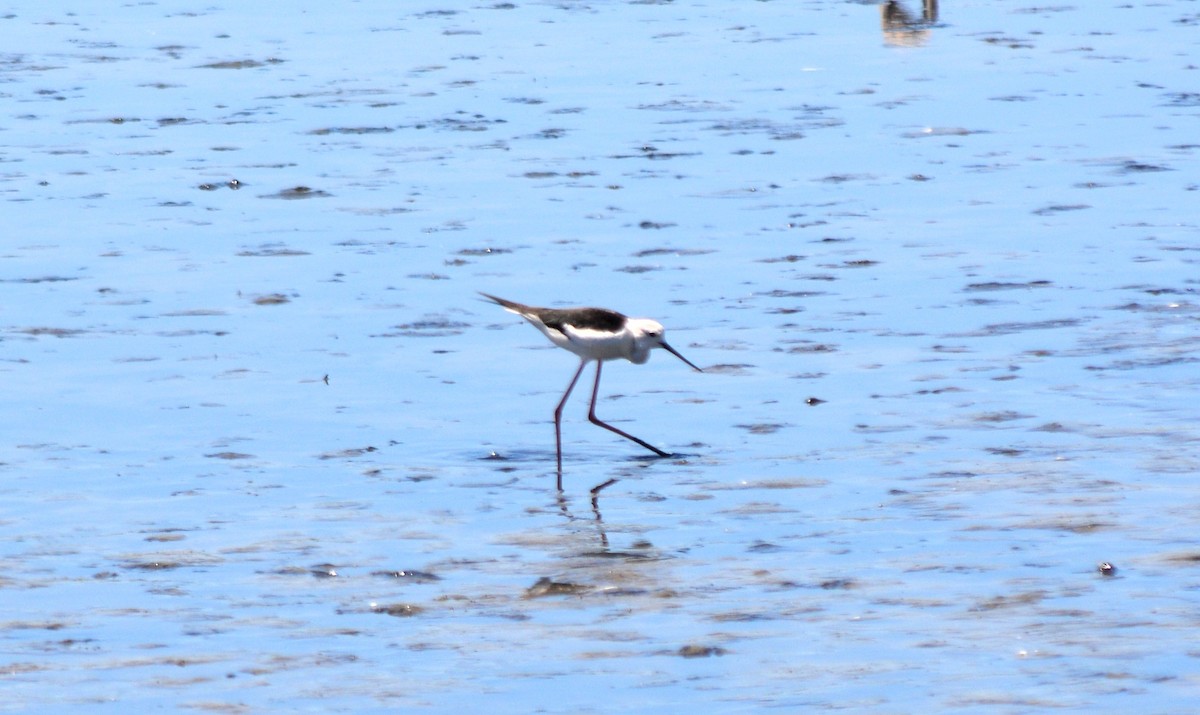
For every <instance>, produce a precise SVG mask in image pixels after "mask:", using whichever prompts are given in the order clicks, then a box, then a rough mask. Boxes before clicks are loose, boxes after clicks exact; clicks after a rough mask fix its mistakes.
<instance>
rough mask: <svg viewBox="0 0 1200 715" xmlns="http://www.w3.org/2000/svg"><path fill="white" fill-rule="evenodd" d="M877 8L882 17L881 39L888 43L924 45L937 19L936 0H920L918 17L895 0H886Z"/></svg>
mask: <svg viewBox="0 0 1200 715" xmlns="http://www.w3.org/2000/svg"><path fill="white" fill-rule="evenodd" d="M879 8H880V13H881V14H882V17H883V41H884V42H886V43H887V44H889V45H894V46H901V47H919V46H921V45H924V44H925V43H926V41H928V39H929V31H930V29H932V28H933V26H934V25H936V24H937V21H938V0H922V2H921V16H920V17H919V18H918V17H917V16H916V15H915V14H914V13H912V12H911V11H910V10H909V9H908V8H907V7H905V6H904V5H903V4H901V3H899V2H897V0H888V1H887V2H885V3H883V4H882V5H880V6H879Z"/></svg>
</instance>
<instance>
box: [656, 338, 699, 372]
mask: <svg viewBox="0 0 1200 715" xmlns="http://www.w3.org/2000/svg"><path fill="white" fill-rule="evenodd" d="M658 347H660V348H662V349H663V350H666V351H667V352H669V353H671V354H672V355H674V356H675V357H677V358H679V359H680V360H682V361H684V362H686V363H687V364H688V365H689V366H690V367H691V368H692V369H693V370H695V371H696V372H704V371H703V370H701V369H700V368H698V367H696V366H695V365H693V364H692V361H691V360H688V359H687V358H685V357H684V356H682V355H680V354H679V351H678V350H676V349H675V348H673V347H671V346H670V345H667V344H666V343H659V344H658Z"/></svg>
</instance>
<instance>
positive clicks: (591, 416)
mask: <svg viewBox="0 0 1200 715" xmlns="http://www.w3.org/2000/svg"><path fill="white" fill-rule="evenodd" d="M603 364H604V363H603V362H601V361H600V360H597V361H596V384H595V385H593V386H592V405H591V407H589V408H588V420H590V421H591V423H592V424H594V425H597V426H599V427H603V428H604V429H606V430H608V431H610V432H616V433H617V434H619V435H621V436H622V437H624V438H625V439H628V440H632V441H634V442H637V443H638V444H640V445H642V446H643V447H645V448H646V449H648V450H650V451H651V452H654V453H655V454H657V455H658V456H660V457H670V456H671V455H670V454H669V453H667V452H664V451H662V450H661V449H659V448H658V447H655V446H652V445H651V444H649V443H648V442H643V441H642V440H640V439H638V438H637V437H634V436H633V435H631V434H629V433H628V432H622V431H621V430H619V429H617V428H616V427H613V426H612V425H610V424H608V423H607V422H601V421H600V418H598V417H596V395H597V394H598V393H599V392H600V366H601V365H603ZM579 369H580V370H583V366H582V365H580V366H579ZM575 377H576V378H577V379H578V377H579V375H578V373H577V374H576V375H575ZM574 385H575V382H574V381H572V382H571V386H572V387H574ZM568 391H569V390H568ZM563 399H564V400H565V399H566V398H565V397H564V398H563ZM558 407H559V409H560V410H561V409H562V405H559V406H558Z"/></svg>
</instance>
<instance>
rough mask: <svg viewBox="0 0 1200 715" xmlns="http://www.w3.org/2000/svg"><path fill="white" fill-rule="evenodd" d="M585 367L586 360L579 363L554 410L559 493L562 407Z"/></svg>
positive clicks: (559, 486) (559, 487)
mask: <svg viewBox="0 0 1200 715" xmlns="http://www.w3.org/2000/svg"><path fill="white" fill-rule="evenodd" d="M597 364H599V363H597ZM585 365H587V360H584V361H583V362H581V363H579V369H578V370H576V371H575V377H572V378H571V384H570V385H567V391H566V392H564V393H563V396H562V399H561V400H559V401H558V407H555V408H554V451H555V454H557V455H558V491H560V492H561V491H562V411H563V406H564V405H566V404H567V398H568V397H570V396H571V390H574V389H575V383H577V382H579V376H580V375H582V374H583V367H584V366H585Z"/></svg>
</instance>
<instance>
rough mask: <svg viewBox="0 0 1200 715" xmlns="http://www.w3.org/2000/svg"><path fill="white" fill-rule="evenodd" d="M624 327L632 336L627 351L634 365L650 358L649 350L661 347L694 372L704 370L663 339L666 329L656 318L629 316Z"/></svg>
mask: <svg viewBox="0 0 1200 715" xmlns="http://www.w3.org/2000/svg"><path fill="white" fill-rule="evenodd" d="M625 328H626V329H627V330H628V331H629V333H630V334H631V335H632V336H633V346H632V347H631V348H630V351H629V361H630V362H632V363H634V364H636V365H641V364H642V363H644V362H646V361H647V360H649V359H650V351H651V350H653V349H654V348H662V349H663V350H666V351H667V352H669V353H671V354H672V355H674V356H675V357H677V358H679V359H680V360H682V361H684V362H685V363H687V365H688V366H689V367H691V368H692V369H693V370H695V371H696V372H704V371H703V370H701V369H700V368H698V367H696V366H695V365H693V364H692V361H691V360H688V359H687V358H685V357H684V356H682V355H680V354H679V351H677V350H676V349H675V348H673V347H671V346H670V345H667V341H666V340H665V339H664V335H665V333H666V330H665V329H664V328H663V326H662V323H659V322H658V321H657V320H650V319H649V318H631V319H630V320H629V322H628V323H626V324H625Z"/></svg>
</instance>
